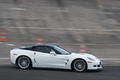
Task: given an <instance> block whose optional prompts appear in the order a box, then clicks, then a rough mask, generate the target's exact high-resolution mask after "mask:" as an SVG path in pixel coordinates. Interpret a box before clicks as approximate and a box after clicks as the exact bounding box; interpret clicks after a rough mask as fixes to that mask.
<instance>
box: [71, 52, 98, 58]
mask: <svg viewBox="0 0 120 80" xmlns="http://www.w3.org/2000/svg"><path fill="white" fill-rule="evenodd" d="M71 55H72V56H77V57H78V56H81V57H90V58H93V59H98V58H97V57H95V56H94V55H92V54H89V53H72V54H71Z"/></svg>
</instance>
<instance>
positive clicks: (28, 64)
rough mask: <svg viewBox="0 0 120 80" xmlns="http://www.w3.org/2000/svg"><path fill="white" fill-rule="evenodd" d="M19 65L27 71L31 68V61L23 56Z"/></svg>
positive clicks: (18, 62) (19, 59)
mask: <svg viewBox="0 0 120 80" xmlns="http://www.w3.org/2000/svg"><path fill="white" fill-rule="evenodd" d="M17 64H18V66H19V67H20V68H21V69H27V68H30V67H31V60H30V59H29V58H28V57H26V56H21V57H19V58H18V61H17Z"/></svg>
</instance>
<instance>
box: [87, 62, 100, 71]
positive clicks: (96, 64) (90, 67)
mask: <svg viewBox="0 0 120 80" xmlns="http://www.w3.org/2000/svg"><path fill="white" fill-rule="evenodd" d="M87 64H88V67H87V69H88V70H102V64H101V62H100V61H95V62H91V63H87Z"/></svg>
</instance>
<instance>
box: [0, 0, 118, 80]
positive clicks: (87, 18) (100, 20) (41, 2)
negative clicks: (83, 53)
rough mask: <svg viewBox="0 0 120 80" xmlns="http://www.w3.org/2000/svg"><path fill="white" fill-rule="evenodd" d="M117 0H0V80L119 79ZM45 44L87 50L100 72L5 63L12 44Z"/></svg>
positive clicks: (72, 50)
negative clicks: (96, 60) (4, 39)
mask: <svg viewBox="0 0 120 80" xmlns="http://www.w3.org/2000/svg"><path fill="white" fill-rule="evenodd" d="M119 4H120V1H119V0H0V32H4V33H6V34H7V36H6V37H7V42H3V43H0V80H22V79H24V80H67V79H68V80H80V79H82V80H88V79H89V80H102V79H103V80H105V79H109V80H120V27H119V26H120V16H119V15H120V5H119ZM38 36H42V37H43V40H44V43H53V44H57V45H60V46H62V47H63V48H65V49H67V50H69V51H71V52H79V46H80V44H81V43H85V44H86V47H87V52H89V53H91V54H93V55H95V56H97V57H98V58H100V59H101V60H102V62H103V67H104V69H103V71H101V72H96V71H87V72H83V73H77V72H73V71H70V70H58V69H38V68H37V69H29V70H21V69H19V68H16V67H14V66H12V65H11V64H10V60H9V51H10V50H11V49H12V48H16V47H20V46H25V45H33V44H36V39H37V37H38Z"/></svg>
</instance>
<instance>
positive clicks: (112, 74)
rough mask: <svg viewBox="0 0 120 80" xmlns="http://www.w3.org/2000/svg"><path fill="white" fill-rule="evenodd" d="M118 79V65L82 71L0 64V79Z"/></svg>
mask: <svg viewBox="0 0 120 80" xmlns="http://www.w3.org/2000/svg"><path fill="white" fill-rule="evenodd" d="M105 79H108V80H119V79H120V66H104V70H103V71H101V72H97V71H86V72H82V73H78V72H74V71H71V70H61V69H41V68H34V69H28V70H21V69H19V68H17V67H15V66H11V65H2V66H0V80H105Z"/></svg>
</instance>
